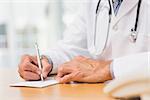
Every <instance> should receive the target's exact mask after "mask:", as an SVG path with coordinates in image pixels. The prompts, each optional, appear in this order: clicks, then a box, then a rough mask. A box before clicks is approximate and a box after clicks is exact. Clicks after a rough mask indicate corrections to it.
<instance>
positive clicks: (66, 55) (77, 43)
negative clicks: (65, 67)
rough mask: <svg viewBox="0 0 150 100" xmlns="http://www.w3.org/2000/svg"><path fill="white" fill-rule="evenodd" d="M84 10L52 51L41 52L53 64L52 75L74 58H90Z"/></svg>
mask: <svg viewBox="0 0 150 100" xmlns="http://www.w3.org/2000/svg"><path fill="white" fill-rule="evenodd" d="M84 7H85V6H84ZM84 9H85V8H83V11H81V13H79V14H78V16H77V18H76V19H75V21H74V22H73V24H72V25H71V26H69V27H68V28H67V30H66V31H65V32H64V38H63V40H61V41H59V42H58V44H57V45H56V46H55V47H54V48H53V49H50V50H48V51H46V52H43V55H46V56H48V58H50V59H51V60H52V62H53V70H52V73H53V74H54V73H56V72H57V69H58V67H59V65H60V64H63V63H64V62H67V61H69V60H71V59H72V58H73V57H75V56H79V55H82V56H86V57H91V55H90V53H89V52H88V50H87V32H86V20H85V17H84V16H86V14H85V13H86V12H85V11H84Z"/></svg>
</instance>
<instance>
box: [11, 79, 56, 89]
mask: <svg viewBox="0 0 150 100" xmlns="http://www.w3.org/2000/svg"><path fill="white" fill-rule="evenodd" d="M55 84H58V81H56V80H54V79H53V80H52V79H49V80H44V81H24V82H19V83H14V84H10V86H11V87H34V88H42V87H47V86H50V85H55Z"/></svg>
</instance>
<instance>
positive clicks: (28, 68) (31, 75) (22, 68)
mask: <svg viewBox="0 0 150 100" xmlns="http://www.w3.org/2000/svg"><path fill="white" fill-rule="evenodd" d="M41 61H42V66H43V68H42V71H41V70H40V69H39V67H38V62H37V57H36V56H30V55H24V56H22V59H21V62H20V64H19V69H18V72H19V74H20V76H21V77H22V78H23V79H25V80H40V74H41V73H42V74H43V77H44V78H47V76H48V74H49V72H50V71H51V70H52V66H51V65H50V64H49V61H48V58H47V57H46V56H42V60H41Z"/></svg>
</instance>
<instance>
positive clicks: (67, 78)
mask: <svg viewBox="0 0 150 100" xmlns="http://www.w3.org/2000/svg"><path fill="white" fill-rule="evenodd" d="M71 81H74V80H73V73H71V74H67V75H65V76H64V77H62V78H59V83H68V82H71Z"/></svg>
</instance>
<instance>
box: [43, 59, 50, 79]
mask: <svg viewBox="0 0 150 100" xmlns="http://www.w3.org/2000/svg"><path fill="white" fill-rule="evenodd" d="M42 66H43V69H42V74H43V77H44V78H47V76H48V73H49V72H50V71H51V70H52V65H51V64H49V62H48V60H47V59H42Z"/></svg>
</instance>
